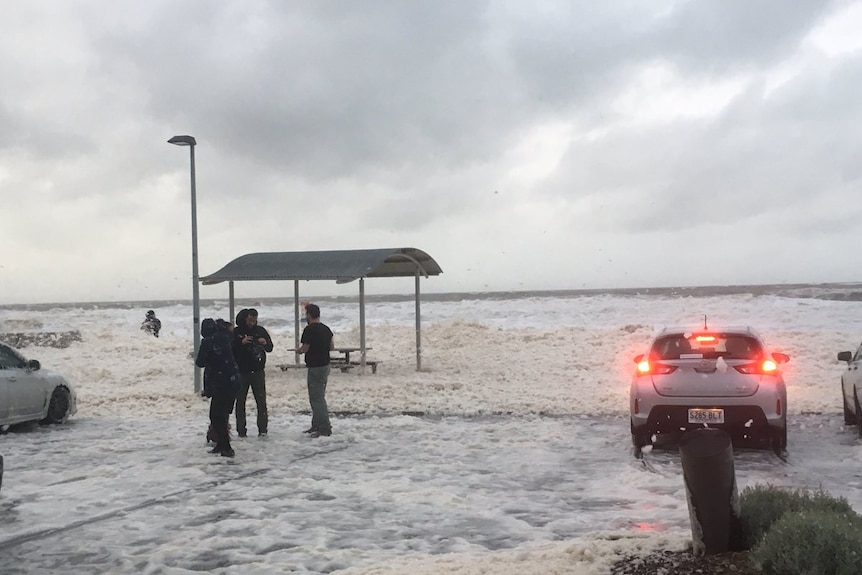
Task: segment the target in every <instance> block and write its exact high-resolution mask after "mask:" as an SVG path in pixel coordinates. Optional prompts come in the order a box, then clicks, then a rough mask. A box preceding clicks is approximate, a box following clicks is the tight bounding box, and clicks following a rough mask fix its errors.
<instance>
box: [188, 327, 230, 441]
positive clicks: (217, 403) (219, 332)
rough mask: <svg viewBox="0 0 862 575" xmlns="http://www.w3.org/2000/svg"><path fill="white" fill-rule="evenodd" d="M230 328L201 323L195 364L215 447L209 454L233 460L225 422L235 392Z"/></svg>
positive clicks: (228, 418)
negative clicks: (207, 404) (206, 399)
mask: <svg viewBox="0 0 862 575" xmlns="http://www.w3.org/2000/svg"><path fill="white" fill-rule="evenodd" d="M232 331H233V325H232V324H230V323H229V322H226V321H224V320H221V319H219V320H213V319H212V318H206V319H205V320H203V321H202V322H201V336H203V339H202V340H201V345H200V348H199V349H198V355H197V357H196V358H195V364H196V365H197V366H198V367H202V368H204V390H203V395H204V397H209V398H211V399H210V425H211V427H212V430H213V431H214V434H215V442H216V444H215V447H214V448H213V449H212V450H211V451H210V453H217V454H219V455H221V456H222V457H233V456H234V450H233V448H232V447H231V445H230V432H229V431H228V422H229V420H230V413H231V411H233V405H234V402H235V401H236V394H237V391H238V390H239V385H240V375H239V367H237V364H236V360H235V359H234V357H233V349H232V345H231V339H232V338H231V332H232Z"/></svg>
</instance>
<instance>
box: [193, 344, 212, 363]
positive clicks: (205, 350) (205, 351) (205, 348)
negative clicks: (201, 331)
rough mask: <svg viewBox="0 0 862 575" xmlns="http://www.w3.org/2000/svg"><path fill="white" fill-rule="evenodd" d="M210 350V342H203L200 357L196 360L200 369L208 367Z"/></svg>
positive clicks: (199, 350) (199, 351) (199, 352)
mask: <svg viewBox="0 0 862 575" xmlns="http://www.w3.org/2000/svg"><path fill="white" fill-rule="evenodd" d="M209 349H210V342H209V341H208V340H204V341H202V342H201V346H200V348H198V356H197V357H196V358H195V365H196V366H198V367H206V366H207V360H208V359H209Z"/></svg>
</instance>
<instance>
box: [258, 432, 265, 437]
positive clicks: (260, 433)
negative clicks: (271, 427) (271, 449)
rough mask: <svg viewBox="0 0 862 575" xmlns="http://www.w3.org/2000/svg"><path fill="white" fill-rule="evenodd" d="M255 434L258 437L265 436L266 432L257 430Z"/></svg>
mask: <svg viewBox="0 0 862 575" xmlns="http://www.w3.org/2000/svg"><path fill="white" fill-rule="evenodd" d="M257 436H258V437H266V432H265V431H261V432H259V433H258V434H257Z"/></svg>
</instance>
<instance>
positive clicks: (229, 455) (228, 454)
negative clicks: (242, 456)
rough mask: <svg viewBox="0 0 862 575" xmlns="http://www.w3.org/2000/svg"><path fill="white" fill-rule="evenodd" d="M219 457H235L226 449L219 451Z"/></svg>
mask: <svg viewBox="0 0 862 575" xmlns="http://www.w3.org/2000/svg"><path fill="white" fill-rule="evenodd" d="M220 455H221V456H222V457H233V456H234V455H236V452H235V451H234V450H233V449H231V448H227V449H225V450H223V451H221V452H220Z"/></svg>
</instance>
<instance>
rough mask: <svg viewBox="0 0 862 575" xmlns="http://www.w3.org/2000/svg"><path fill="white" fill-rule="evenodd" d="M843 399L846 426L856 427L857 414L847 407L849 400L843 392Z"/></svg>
mask: <svg viewBox="0 0 862 575" xmlns="http://www.w3.org/2000/svg"><path fill="white" fill-rule="evenodd" d="M841 397H842V399H843V400H844V425H856V414H855V413H853V411H852V410H851V409H850V408H849V407H848V406H847V398H846V397H844V391H843V390H842V392H841Z"/></svg>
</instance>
